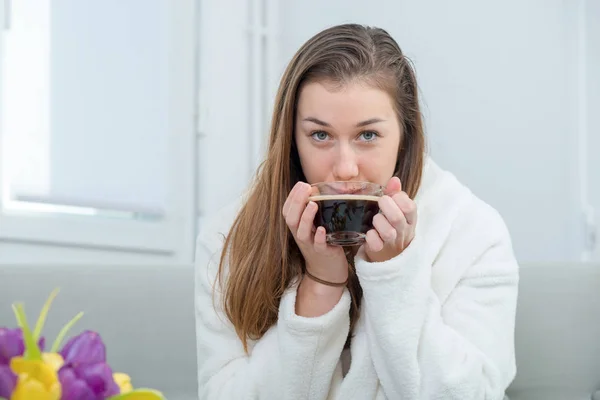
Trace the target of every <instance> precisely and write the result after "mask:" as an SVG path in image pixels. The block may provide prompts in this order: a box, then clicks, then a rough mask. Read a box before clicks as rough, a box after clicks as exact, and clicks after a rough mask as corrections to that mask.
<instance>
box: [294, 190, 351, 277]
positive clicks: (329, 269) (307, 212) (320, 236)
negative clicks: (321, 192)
mask: <svg viewBox="0 0 600 400" xmlns="http://www.w3.org/2000/svg"><path fill="white" fill-rule="evenodd" d="M311 189H312V188H311V186H310V185H309V184H308V183H304V182H298V183H296V185H295V186H294V188H293V189H292V191H291V192H290V194H289V195H288V197H287V199H286V201H285V204H284V205H283V217H284V218H285V222H286V224H287V226H288V227H289V229H290V231H291V232H292V235H293V236H294V239H295V241H296V244H298V247H299V248H300V251H301V252H302V256H303V257H304V261H305V264H306V265H305V267H306V269H307V270H308V272H310V274H311V275H314V276H316V277H317V278H319V279H323V280H325V281H328V282H333V283H339V282H345V281H346V280H347V279H348V260H347V259H346V255H345V254H344V250H343V249H342V248H341V247H337V246H329V245H328V244H327V241H326V237H325V228H324V227H322V226H320V227H318V228H317V229H316V230H315V229H314V219H315V215H316V214H317V210H318V206H317V204H316V203H315V202H313V201H309V200H308V198H309V197H310V195H311Z"/></svg>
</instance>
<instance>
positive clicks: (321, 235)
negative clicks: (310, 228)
mask: <svg viewBox="0 0 600 400" xmlns="http://www.w3.org/2000/svg"><path fill="white" fill-rule="evenodd" d="M314 242H315V243H314V246H315V250H316V251H317V252H318V253H324V252H325V251H327V233H326V232H325V228H323V227H322V226H320V227H318V228H317V230H316V231H315V238H314Z"/></svg>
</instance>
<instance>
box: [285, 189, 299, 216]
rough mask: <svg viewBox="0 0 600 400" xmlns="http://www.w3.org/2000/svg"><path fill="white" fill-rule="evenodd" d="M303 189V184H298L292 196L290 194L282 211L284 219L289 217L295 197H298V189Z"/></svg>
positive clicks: (291, 193)
mask: <svg viewBox="0 0 600 400" xmlns="http://www.w3.org/2000/svg"><path fill="white" fill-rule="evenodd" d="M301 187H302V182H297V183H296V184H295V185H294V187H293V188H292V191H291V192H290V194H288V197H287V198H286V199H285V203H283V208H282V210H281V213H282V214H283V217H284V218H285V217H287V213H288V211H289V209H290V204H291V202H292V200H293V199H294V196H295V195H296V193H297V192H298V189H300V188H301Z"/></svg>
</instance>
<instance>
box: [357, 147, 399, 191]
mask: <svg viewBox="0 0 600 400" xmlns="http://www.w3.org/2000/svg"><path fill="white" fill-rule="evenodd" d="M397 157H398V151H397V149H396V148H395V147H394V146H383V147H381V148H379V149H377V151H374V152H372V153H371V154H365V156H364V157H363V158H362V160H361V170H362V171H361V173H362V174H363V175H364V176H365V177H366V178H367V179H368V180H369V181H371V182H375V183H379V184H380V185H386V184H387V182H388V180H389V179H390V178H391V177H392V175H393V174H394V170H395V169H396V158H397Z"/></svg>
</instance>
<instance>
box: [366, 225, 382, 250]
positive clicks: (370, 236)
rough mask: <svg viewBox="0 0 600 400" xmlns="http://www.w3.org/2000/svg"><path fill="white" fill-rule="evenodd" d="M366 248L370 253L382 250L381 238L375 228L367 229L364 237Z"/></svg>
mask: <svg viewBox="0 0 600 400" xmlns="http://www.w3.org/2000/svg"><path fill="white" fill-rule="evenodd" d="M366 245H367V250H368V251H370V252H372V253H377V252H379V251H381V250H383V240H381V238H380V237H379V234H378V233H377V231H376V230H375V229H369V231H368V232H367V239H366Z"/></svg>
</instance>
